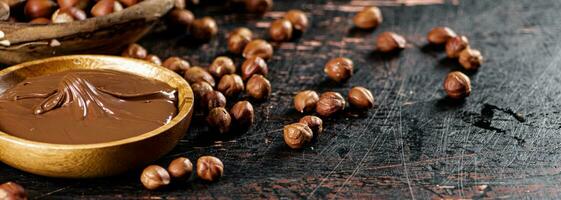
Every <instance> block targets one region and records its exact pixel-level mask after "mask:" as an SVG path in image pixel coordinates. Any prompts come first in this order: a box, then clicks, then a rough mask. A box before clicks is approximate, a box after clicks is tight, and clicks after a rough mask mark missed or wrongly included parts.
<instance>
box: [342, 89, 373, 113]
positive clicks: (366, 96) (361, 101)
mask: <svg viewBox="0 0 561 200" xmlns="http://www.w3.org/2000/svg"><path fill="white" fill-rule="evenodd" d="M348 99H349V104H351V105H352V106H353V107H355V108H358V109H370V108H372V107H373V106H374V96H373V95H372V92H370V90H368V89H366V88H364V87H360V86H357V87H353V88H352V89H351V90H349V95H348Z"/></svg>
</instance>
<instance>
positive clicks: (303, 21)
mask: <svg viewBox="0 0 561 200" xmlns="http://www.w3.org/2000/svg"><path fill="white" fill-rule="evenodd" d="M284 18H285V19H287V20H288V21H290V23H292V27H294V29H295V30H297V31H301V32H303V31H305V30H306V29H307V28H308V26H309V22H308V16H306V13H304V12H302V11H301V10H296V9H293V10H289V11H288V12H287V13H286V14H285V15H284Z"/></svg>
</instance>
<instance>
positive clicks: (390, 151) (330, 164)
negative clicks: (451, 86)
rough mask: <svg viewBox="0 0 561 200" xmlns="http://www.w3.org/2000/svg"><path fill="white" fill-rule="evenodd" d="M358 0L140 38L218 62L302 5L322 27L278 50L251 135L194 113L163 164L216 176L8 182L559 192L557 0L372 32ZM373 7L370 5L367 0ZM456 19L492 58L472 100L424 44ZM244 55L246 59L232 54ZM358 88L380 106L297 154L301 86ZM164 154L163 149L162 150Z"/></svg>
mask: <svg viewBox="0 0 561 200" xmlns="http://www.w3.org/2000/svg"><path fill="white" fill-rule="evenodd" d="M353 2H354V3H355V4H356V2H360V1H332V0H322V1H296V0H294V1H289V0H282V1H276V2H275V3H276V5H275V8H274V11H275V12H271V13H269V14H268V15H266V16H265V17H264V18H261V19H256V18H254V17H251V16H249V15H243V14H233V13H232V12H230V11H225V10H222V9H219V8H215V7H205V8H198V7H197V8H194V11H195V14H196V15H197V16H203V15H209V14H210V15H215V16H217V20H218V24H219V26H220V29H221V32H220V34H219V37H218V38H217V39H215V40H212V41H211V42H210V43H208V44H203V45H193V44H192V43H191V40H190V39H189V38H188V36H186V35H183V34H177V33H170V32H167V31H164V30H161V31H157V32H154V33H152V34H151V35H149V36H148V37H146V38H144V40H142V42H141V43H142V44H143V45H145V46H147V47H148V48H149V49H150V50H151V51H152V52H153V53H156V54H157V55H159V56H161V57H162V58H165V57H167V56H172V55H181V56H183V57H185V58H187V59H189V60H190V61H191V62H192V63H193V64H195V65H202V66H206V65H208V64H209V63H210V62H211V61H212V59H213V58H214V57H216V56H218V55H229V54H227V53H225V52H226V45H225V39H224V37H225V34H226V31H227V30H231V29H233V28H234V27H237V26H248V27H250V28H251V29H252V30H255V31H256V32H257V35H259V36H265V33H266V27H267V25H268V24H269V23H270V22H271V21H272V20H273V19H274V18H277V17H280V16H281V14H282V13H281V12H283V11H286V10H288V9H290V8H301V9H303V10H305V11H307V12H309V13H311V15H312V16H311V19H312V22H313V23H312V26H311V27H310V29H309V31H308V32H306V33H305V34H304V35H303V36H302V37H301V38H299V39H295V40H293V41H292V42H289V43H284V44H282V45H277V49H276V52H275V56H274V57H273V59H272V60H271V61H270V62H269V64H270V75H269V78H270V80H271V83H272V85H273V91H274V92H273V95H272V98H271V99H270V100H269V101H268V102H265V103H260V104H256V105H255V108H256V110H257V116H256V119H257V123H256V125H255V126H253V127H252V128H251V129H250V130H249V131H248V132H245V133H240V134H234V135H231V136H227V137H217V136H214V135H213V134H212V133H210V132H208V130H207V128H206V127H204V126H201V125H200V124H202V123H201V122H202V120H201V119H200V117H199V118H197V117H195V119H194V120H195V121H194V122H193V126H192V127H191V133H193V134H190V135H189V136H188V137H186V138H185V139H184V140H182V142H181V143H180V144H179V145H178V146H177V147H176V148H175V149H174V150H173V152H172V153H170V154H169V155H168V156H167V157H166V158H164V159H162V160H160V161H159V162H158V163H159V164H167V163H168V162H169V161H170V160H171V159H172V158H174V157H176V156H178V155H183V156H187V157H189V158H190V159H192V160H195V159H196V158H197V157H199V156H202V155H215V156H217V157H219V158H221V159H222V160H223V162H224V165H225V172H224V173H225V176H224V177H223V179H221V180H220V181H218V182H216V183H210V184H208V183H203V182H200V181H193V182H180V183H176V184H174V185H173V186H172V187H170V188H167V189H166V190H163V191H155V192H152V191H146V190H143V189H142V186H141V184H140V182H139V181H138V179H139V172H138V171H137V172H131V173H129V174H126V175H123V176H119V177H115V178H109V179H94V180H81V181H73V180H58V179H50V178H44V177H38V176H34V175H30V174H26V173H22V172H20V171H17V170H15V169H12V168H10V167H7V166H4V165H0V174H1V176H0V182H4V181H16V182H18V183H20V184H22V185H23V186H25V187H26V188H27V189H28V191H29V193H30V195H31V197H34V198H68V199H70V198H77V197H81V198H92V199H93V198H115V199H117V198H119V199H120V198H158V197H175V198H194V197H199V198H203V199H214V198H217V199H218V198H220V199H222V198H273V199H279V198H295V199H299V198H335V197H338V198H368V199H387V198H395V199H431V198H444V197H456V198H507V199H522V198H537V199H558V198H560V197H559V196H560V195H559V194H560V190H559V183H560V182H561V176H559V174H560V172H561V168H560V167H559V163H561V153H560V151H558V150H559V149H560V148H561V136H560V135H559V134H558V133H559V130H560V128H561V114H560V107H559V105H557V103H556V102H557V101H560V100H561V90H560V87H559V83H560V82H561V70H560V68H559V66H558V65H559V63H561V60H560V59H561V44H560V43H559V41H561V38H560V36H559V34H558V33H559V31H560V27H561V22H560V21H559V20H558V19H559V18H560V17H561V12H559V10H560V9H561V3H560V2H558V1H556V0H542V1H531V0H517V1H515V2H516V3H514V2H513V1H480V0H462V1H460V2H459V4H458V2H457V1H446V3H445V4H438V5H422V6H394V5H392V6H387V7H386V6H384V7H382V8H381V10H382V12H383V15H384V22H383V24H382V25H381V26H380V27H379V28H377V29H376V30H374V31H373V32H363V31H356V30H353V29H352V25H351V24H350V21H351V17H352V16H353V11H352V10H353V9H352V8H353V6H352V5H351V4H352V3H353ZM367 2H374V1H367ZM437 25H446V26H450V27H451V28H453V29H454V30H456V31H457V32H459V33H461V34H465V35H466V36H468V37H469V39H470V41H471V44H472V46H473V47H474V48H477V49H480V50H481V51H482V53H483V55H484V56H485V57H486V61H485V64H484V65H483V67H482V68H481V69H480V70H479V71H477V72H475V73H469V74H468V75H469V76H470V77H471V78H472V83H473V91H472V96H470V97H469V98H468V99H466V100H465V101H463V102H451V101H448V100H446V99H445V98H444V92H443V91H442V81H443V79H444V77H445V75H446V74H447V73H448V72H450V71H452V70H458V69H460V67H459V65H458V63H456V62H452V61H450V60H447V59H444V54H443V53H442V52H440V51H436V50H434V49H432V48H427V47H425V43H426V42H425V35H426V33H427V32H428V31H429V30H430V29H431V28H432V27H434V26H437ZM382 31H395V32H398V33H401V34H403V35H404V36H405V37H406V39H407V40H408V41H409V45H408V46H407V48H406V49H405V50H404V51H403V52H402V53H400V54H398V55H393V56H392V55H380V54H378V53H374V52H373V51H372V49H373V48H374V38H375V36H376V34H378V33H380V32H382ZM336 56H347V57H350V58H351V59H352V60H353V61H354V62H355V66H356V68H355V69H356V73H355V76H353V77H352V78H351V79H350V81H349V82H348V83H346V84H344V85H336V84H333V83H330V82H329V81H327V80H326V78H325V77H324V76H323V74H322V67H323V64H324V63H325V62H327V60H328V59H330V58H333V57H336ZM236 61H237V62H236V63H238V64H239V63H240V61H241V59H240V58H238V57H236ZM353 85H361V86H365V87H368V88H370V89H372V91H373V93H374V95H375V97H376V102H377V105H378V106H377V107H376V108H374V109H372V110H370V111H369V113H368V114H367V115H364V116H363V115H354V114H346V115H342V116H339V117H336V118H333V119H328V120H325V132H324V134H322V135H321V136H320V137H319V140H318V141H315V142H314V143H313V144H312V145H311V146H309V147H307V148H304V149H303V150H299V151H295V150H290V149H289V148H288V147H286V146H285V144H284V143H283V140H282V135H281V132H282V131H281V129H282V126H283V125H284V124H287V123H291V122H295V121H297V120H298V118H299V117H300V116H301V115H300V114H298V113H297V112H296V111H294V109H293V107H292V102H291V99H292V95H294V93H295V92H296V91H298V90H302V89H315V90H318V91H327V90H335V91H339V92H343V93H346V92H347V91H348V89H349V88H350V87H351V86H353ZM154 148H157V147H154Z"/></svg>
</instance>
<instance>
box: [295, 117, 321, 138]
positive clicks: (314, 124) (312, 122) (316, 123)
mask: <svg viewBox="0 0 561 200" xmlns="http://www.w3.org/2000/svg"><path fill="white" fill-rule="evenodd" d="M298 122H300V123H302V124H306V126H308V127H309V128H310V129H311V130H312V132H313V133H314V135H316V136H317V135H318V134H321V133H322V132H323V120H321V118H319V117H316V116H313V115H306V116H304V117H302V118H300V121H298Z"/></svg>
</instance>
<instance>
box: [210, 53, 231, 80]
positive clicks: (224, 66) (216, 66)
mask: <svg viewBox="0 0 561 200" xmlns="http://www.w3.org/2000/svg"><path fill="white" fill-rule="evenodd" d="M208 71H209V72H210V74H212V75H213V76H214V77H216V78H220V77H222V76H224V75H225V74H233V73H236V65H234V61H232V59H230V58H228V57H226V56H220V57H217V58H215V59H214V61H212V64H210V67H209V69H208Z"/></svg>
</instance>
